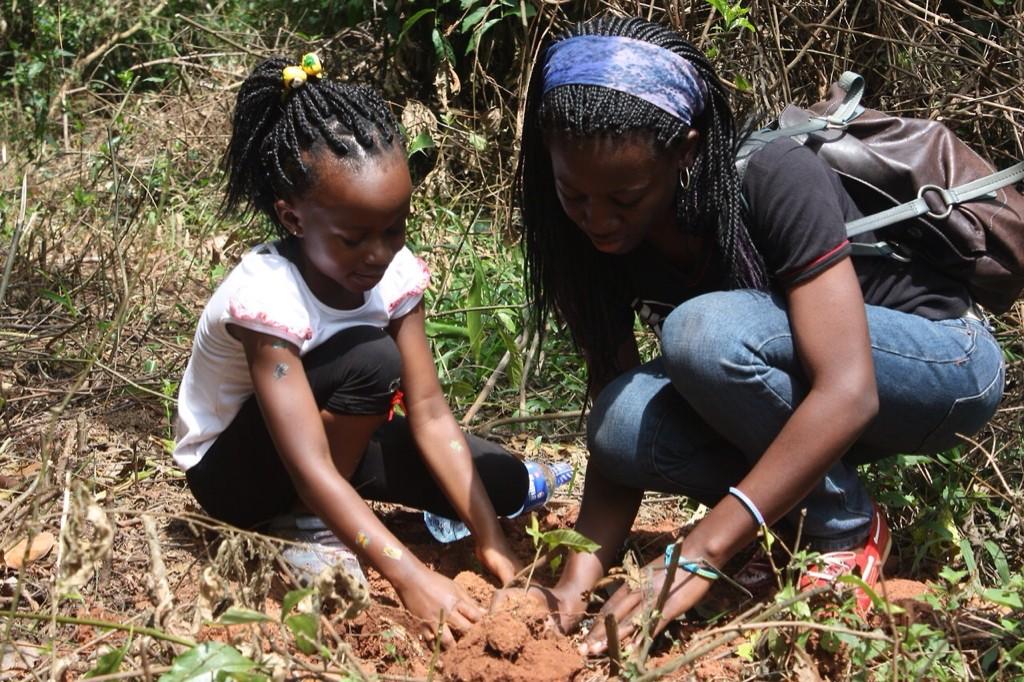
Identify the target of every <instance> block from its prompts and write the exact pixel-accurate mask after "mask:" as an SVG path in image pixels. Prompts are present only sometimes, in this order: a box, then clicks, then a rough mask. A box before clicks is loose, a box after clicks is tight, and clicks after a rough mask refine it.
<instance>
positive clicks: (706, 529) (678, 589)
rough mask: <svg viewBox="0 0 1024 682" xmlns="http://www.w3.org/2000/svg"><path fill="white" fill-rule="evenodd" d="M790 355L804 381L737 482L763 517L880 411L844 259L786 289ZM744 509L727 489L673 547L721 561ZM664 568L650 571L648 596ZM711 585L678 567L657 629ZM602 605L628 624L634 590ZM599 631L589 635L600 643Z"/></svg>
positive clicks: (813, 480) (800, 494)
mask: <svg viewBox="0 0 1024 682" xmlns="http://www.w3.org/2000/svg"><path fill="white" fill-rule="evenodd" d="M787 303H788V307H789V318H790V324H791V327H792V329H793V336H794V342H795V344H796V352H797V355H798V357H799V358H800V360H801V362H802V364H803V367H804V369H805V371H806V374H807V377H808V380H809V382H810V391H809V393H808V394H807V397H806V398H804V400H803V401H802V402H801V403H800V404H799V405H798V406H797V408H796V409H795V411H794V412H793V414H792V416H791V417H790V418H789V420H788V421H787V422H786V424H785V426H784V427H783V429H782V430H781V431H780V433H779V435H778V436H777V437H776V438H775V440H774V441H773V442H772V444H771V445H770V446H769V447H768V449H767V450H766V451H765V453H764V455H763V456H762V457H761V458H760V460H758V462H757V464H756V465H755V466H754V467H753V469H751V471H750V473H749V474H747V476H746V477H745V478H744V479H743V480H742V481H741V482H740V483H739V484H738V485H737V487H738V488H739V489H740V490H742V491H743V492H744V493H745V494H746V495H747V496H748V497H749V498H750V499H751V500H752V501H753V502H754V504H756V505H757V507H758V509H760V510H761V513H762V514H763V515H764V517H765V520H766V522H767V523H769V524H771V523H773V522H775V521H776V520H778V519H779V518H781V517H782V516H783V515H784V514H786V513H787V512H789V511H790V510H791V509H793V508H794V507H795V506H796V505H797V504H798V503H799V502H800V501H801V500H802V499H803V498H804V497H806V495H807V494H808V493H809V492H810V491H811V489H812V488H813V487H814V486H815V485H816V484H817V482H818V481H820V480H821V478H822V476H824V475H825V473H826V472H827V471H828V469H829V468H830V467H831V466H832V465H833V464H834V463H835V462H836V461H837V460H838V459H839V458H840V457H842V455H843V454H844V453H845V452H846V450H847V449H848V448H849V447H850V446H851V445H852V444H853V443H854V441H855V440H856V439H857V437H858V435H859V434H860V433H861V431H862V430H863V429H864V428H865V427H866V426H867V424H868V423H869V422H870V421H871V419H873V418H874V416H875V414H876V413H877V410H878V394H877V390H876V387H875V375H874V365H873V363H872V360H871V345H870V340H869V336H868V327H867V317H866V314H865V309H864V300H863V297H862V294H861V291H860V286H859V284H858V282H857V278H856V275H855V273H854V270H853V265H852V263H851V261H850V259H849V258H844V259H843V260H841V261H839V262H837V263H836V264H835V265H833V266H832V267H830V268H829V269H827V270H825V271H824V272H822V273H821V274H819V275H817V276H816V277H814V278H812V279H810V280H808V281H806V282H803V283H801V284H798V285H796V286H794V287H793V288H792V289H791V290H789V292H788V293H787ZM756 531H757V525H756V523H755V522H754V520H753V519H752V517H751V515H750V513H749V512H748V511H747V509H746V508H745V507H744V506H743V505H742V504H741V503H740V502H739V501H738V500H736V499H735V498H734V497H733V496H731V495H727V496H726V497H725V498H723V499H722V500H721V502H719V503H718V504H717V505H716V506H715V507H714V508H713V509H712V510H711V512H710V513H709V514H708V515H707V516H706V517H705V518H704V519H703V520H701V522H700V523H698V524H697V525H696V527H694V529H693V530H692V531H691V532H690V533H689V534H688V535H687V536H686V538H685V539H684V540H683V544H682V548H681V554H682V555H683V556H685V557H690V558H698V557H700V558H703V559H705V560H707V561H709V562H710V563H711V564H713V565H715V566H722V565H723V564H724V563H725V562H726V561H728V560H729V559H730V558H731V557H732V556H733V555H734V554H735V553H736V552H737V551H738V550H739V549H740V548H742V547H743V546H744V545H745V544H746V543H748V542H750V540H751V539H752V538H753V537H754V536H755V534H756ZM663 575H664V574H663V572H660V573H659V574H658V579H657V581H656V582H657V583H658V584H656V585H655V593H657V591H658V589H660V582H661V579H662V578H663ZM708 587H709V583H708V582H707V581H706V580H703V579H698V578H694V577H693V576H692V575H690V574H687V573H684V572H682V571H678V572H677V577H676V581H675V586H674V587H673V589H672V592H671V594H670V596H669V599H668V601H667V603H666V605H665V608H664V612H663V614H664V615H663V617H662V620H661V622H660V623H659V626H658V627H659V630H660V629H661V628H663V627H664V626H665V624H667V623H668V622H669V621H670V620H672V619H673V618H675V617H677V616H678V615H679V614H681V613H683V612H685V611H686V610H687V609H689V608H690V607H691V606H693V605H694V604H695V603H696V602H697V601H699V600H700V598H701V597H703V595H704V593H705V592H706V591H707V589H708ZM620 592H622V593H621V594H617V595H616V597H615V598H614V599H613V600H611V601H610V602H609V604H608V605H607V607H606V608H607V609H609V610H611V611H612V612H613V613H615V615H616V618H617V621H618V622H619V623H620V627H623V628H624V629H626V628H627V627H628V623H629V622H630V621H629V619H630V615H631V614H632V613H633V611H634V610H635V609H637V608H639V607H640V606H641V604H640V595H638V594H636V593H627V592H626V591H620ZM604 636H605V635H604V628H603V626H600V625H599V626H598V627H597V628H595V630H594V631H593V632H592V633H591V635H590V636H589V637H588V640H587V642H588V644H589V645H590V647H591V649H590V650H591V652H597V651H601V650H603V649H604V646H605V642H604Z"/></svg>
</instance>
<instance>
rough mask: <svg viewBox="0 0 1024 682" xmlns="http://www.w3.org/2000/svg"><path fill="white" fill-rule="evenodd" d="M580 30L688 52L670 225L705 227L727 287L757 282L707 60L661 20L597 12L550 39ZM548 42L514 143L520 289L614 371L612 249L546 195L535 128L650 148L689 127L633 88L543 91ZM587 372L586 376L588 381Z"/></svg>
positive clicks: (604, 368) (675, 139)
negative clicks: (597, 243) (694, 104)
mask: <svg viewBox="0 0 1024 682" xmlns="http://www.w3.org/2000/svg"><path fill="white" fill-rule="evenodd" d="M580 35H603V36H622V37H627V38H633V39H636V40H643V41H645V42H648V43H651V44H653V45H657V46H659V47H662V48H664V49H667V50H671V51H672V52H675V53H676V54H678V55H680V56H682V57H684V58H685V59H687V60H688V61H689V62H690V63H691V64H693V66H694V67H695V68H696V69H697V71H698V72H699V73H700V75H701V76H702V78H703V79H704V82H705V83H706V84H707V90H708V96H707V99H706V102H705V106H704V111H703V113H702V114H701V115H700V116H698V117H697V118H696V119H695V120H694V121H693V124H692V125H693V127H694V128H696V129H697V130H698V131H700V133H701V138H700V148H699V151H698V154H697V157H696V159H695V161H694V164H693V166H692V168H691V182H690V184H689V188H688V189H686V190H680V191H678V192H677V200H676V201H677V206H676V214H677V223H678V225H679V226H680V229H685V230H688V231H692V232H693V233H696V234H700V233H708V232H711V231H714V233H715V241H716V246H717V252H718V257H719V259H720V263H721V266H722V267H721V269H722V271H723V272H724V273H726V277H727V278H728V281H727V282H726V284H727V286H731V287H735V288H744V287H751V288H764V287H765V286H766V276H765V267H764V262H763V260H762V258H761V256H760V254H759V253H758V252H757V250H756V249H755V247H754V244H753V242H752V241H751V238H750V234H749V232H748V231H747V228H746V225H745V223H744V219H743V207H742V199H741V196H740V179H739V176H738V174H737V172H736V167H735V161H734V159H735V153H736V146H737V134H736V128H735V125H734V122H733V116H732V111H731V110H730V108H729V103H728V97H727V94H726V91H725V88H724V87H723V86H722V84H721V82H720V81H719V79H718V76H717V75H716V74H715V72H714V69H713V68H712V67H711V64H710V63H709V61H708V60H707V58H706V57H705V56H704V55H703V54H702V53H701V52H700V51H699V50H698V49H697V48H695V47H694V46H693V45H691V44H690V43H688V42H687V41H685V40H683V38H682V37H681V36H680V35H679V34H678V33H676V32H675V31H672V30H670V29H668V28H665V27H663V26H659V25H657V24H653V23H651V22H648V21H645V20H643V19H636V18H620V17H608V16H606V17H599V18H597V19H593V20H591V21H589V22H586V23H582V24H577V25H576V26H574V27H573V28H572V29H570V30H569V31H568V32H567V33H566V34H565V35H563V36H561V38H559V40H564V39H566V38H570V37H574V36H580ZM546 56H547V47H545V48H544V49H542V50H541V52H540V54H539V55H538V56H537V61H536V63H535V64H534V67H533V72H532V74H531V77H530V86H529V89H528V91H527V98H526V110H525V117H524V123H523V135H522V146H521V149H520V154H519V161H518V167H517V169H516V176H515V184H514V187H513V191H514V196H515V199H516V201H517V204H518V206H519V209H520V217H521V220H522V233H521V234H522V241H523V245H524V247H525V255H526V277H527V287H528V289H529V292H530V294H531V298H532V299H533V314H534V322H535V323H536V324H537V325H538V328H539V329H543V328H544V323H545V320H546V317H547V314H548V313H549V312H550V311H552V310H553V311H554V312H555V314H556V315H558V316H559V317H560V318H561V319H562V320H563V321H564V322H565V323H566V324H567V325H568V327H569V330H570V332H571V333H572V337H573V340H574V341H575V342H576V344H577V345H578V346H580V347H581V348H582V349H583V350H584V351H585V352H586V354H587V356H588V359H589V360H590V367H591V370H592V371H596V372H598V373H599V374H602V375H604V376H603V378H608V376H609V374H608V373H610V372H613V371H614V367H613V366H612V365H613V359H612V356H613V354H614V350H615V349H614V347H613V346H614V344H615V343H616V342H618V341H621V339H613V338H609V333H608V330H609V329H610V328H612V325H613V322H612V316H611V315H610V311H609V310H608V305H607V301H612V300H622V297H623V296H624V295H625V294H626V292H625V285H624V283H623V282H621V281H619V280H618V278H617V277H616V275H617V273H618V272H620V271H621V268H616V267H615V256H609V255H606V254H602V253H601V252H599V251H598V250H597V249H595V248H593V246H592V245H591V243H590V241H589V240H588V239H587V237H586V236H585V235H584V234H583V232H582V231H581V230H580V229H578V228H577V227H576V226H575V225H574V224H573V223H572V221H571V220H570V219H569V218H568V216H566V214H565V211H564V210H563V209H562V205H561V203H560V202H559V200H558V196H557V194H556V193H555V184H554V176H553V174H552V170H551V162H550V157H549V155H548V152H547V149H546V146H545V143H544V136H545V134H562V135H568V136H571V137H575V138H594V137H601V138H605V139H606V140H607V139H608V138H617V137H623V136H634V135H639V136H641V137H640V139H649V140H650V142H651V143H652V145H653V147H654V148H655V149H658V150H669V149H671V148H673V146H675V145H677V144H681V143H682V141H683V139H684V137H685V135H686V133H687V132H688V127H687V126H686V125H684V124H683V122H682V121H680V120H679V119H678V118H675V117H674V116H672V115H670V114H668V113H667V112H665V111H662V110H661V109H659V108H657V107H656V106H654V105H653V104H650V103H648V102H646V101H644V100H641V99H639V98H637V97H634V96H632V95H629V94H626V93H623V92H620V91H617V90H611V89H609V88H604V87H600V86H593V85H565V86H560V87H558V88H554V89H552V90H551V91H549V92H548V93H547V94H543V89H542V88H543V81H544V63H545V61H546ZM593 378H594V377H592V379H593Z"/></svg>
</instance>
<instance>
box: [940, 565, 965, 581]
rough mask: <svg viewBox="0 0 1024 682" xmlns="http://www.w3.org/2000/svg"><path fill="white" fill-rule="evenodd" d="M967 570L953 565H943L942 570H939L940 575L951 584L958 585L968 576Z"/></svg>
mask: <svg viewBox="0 0 1024 682" xmlns="http://www.w3.org/2000/svg"><path fill="white" fill-rule="evenodd" d="M968 575H969V574H968V572H967V571H958V570H956V569H955V568H953V567H952V566H943V567H942V570H941V571H939V577H940V578H942V579H943V580H945V581H946V582H947V583H949V584H950V585H958V584H960V581H962V580H963V579H964V578H966V577H967V576H968Z"/></svg>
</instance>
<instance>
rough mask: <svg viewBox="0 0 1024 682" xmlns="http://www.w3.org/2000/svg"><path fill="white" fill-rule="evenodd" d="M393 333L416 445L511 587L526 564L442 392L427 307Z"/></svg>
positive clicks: (485, 559) (481, 553)
mask: <svg viewBox="0 0 1024 682" xmlns="http://www.w3.org/2000/svg"><path fill="white" fill-rule="evenodd" d="M390 332H391V335H392V336H393V337H394V339H395V343H396V344H397V345H398V350H399V352H400V353H401V356H402V391H403V393H404V394H405V406H406V413H407V414H406V416H407V418H408V420H409V426H410V429H411V431H412V434H413V437H414V439H415V440H416V445H417V446H418V447H419V449H420V452H422V453H423V458H424V460H425V461H426V464H427V466H428V467H429V469H430V472H431V473H432V474H433V476H434V478H435V479H436V480H437V483H438V485H439V486H440V487H441V490H442V492H444V494H445V496H446V497H447V498H448V501H449V502H451V505H452V507H453V508H454V509H455V511H456V513H457V514H458V515H459V518H461V519H462V520H463V521H465V522H466V525H467V526H469V529H470V530H471V531H472V532H473V537H474V538H475V540H476V550H477V555H478V557H479V558H480V561H481V562H482V563H483V564H484V566H486V567H487V569H488V570H490V571H491V572H492V573H493V574H494V575H495V576H496V577H497V578H498V580H500V581H501V582H503V583H505V582H508V581H509V580H511V579H512V577H513V576H514V575H515V574H516V573H517V572H518V571H519V569H520V567H521V564H520V562H519V560H518V559H517V558H516V556H515V554H514V553H513V552H512V549H511V548H510V547H509V545H508V540H507V539H506V538H505V533H504V531H503V530H502V529H501V525H500V524H499V523H498V515H497V513H496V512H495V511H494V506H493V505H492V504H491V498H490V497H489V496H488V495H487V490H486V489H485V488H484V484H483V481H482V480H481V479H480V475H479V473H478V472H477V470H476V467H474V466H473V460H472V457H471V455H470V451H469V445H468V444H467V443H466V439H465V437H464V436H463V434H462V430H461V429H460V428H459V425H458V424H457V423H456V421H455V417H453V416H452V412H451V409H450V408H449V407H448V403H447V401H446V400H445V398H444V394H443V393H442V392H441V384H440V383H439V382H438V380H437V368H436V367H435V365H434V356H433V354H432V353H431V350H430V344H429V342H428V341H427V335H426V331H425V329H424V313H423V304H422V303H420V304H419V305H417V306H416V307H415V308H414V309H413V310H412V311H411V312H409V313H408V314H407V315H404V316H402V317H400V318H398V319H397V320H393V321H392V323H391V328H390Z"/></svg>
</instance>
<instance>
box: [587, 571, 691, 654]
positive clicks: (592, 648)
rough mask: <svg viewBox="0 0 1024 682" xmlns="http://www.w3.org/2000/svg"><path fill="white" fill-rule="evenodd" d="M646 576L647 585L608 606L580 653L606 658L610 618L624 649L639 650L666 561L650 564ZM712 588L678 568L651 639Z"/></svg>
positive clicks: (621, 592)
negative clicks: (606, 627) (613, 619)
mask: <svg viewBox="0 0 1024 682" xmlns="http://www.w3.org/2000/svg"><path fill="white" fill-rule="evenodd" d="M642 573H643V576H644V580H645V584H643V585H640V586H636V587H631V586H629V585H623V586H622V587H621V588H619V589H618V590H617V591H616V592H615V594H614V595H612V598H611V599H609V600H608V602H607V603H606V604H605V605H604V608H602V609H601V613H600V614H599V615H598V617H597V620H596V622H595V623H594V628H593V629H592V630H591V631H590V633H589V634H588V635H587V637H586V639H585V640H584V641H583V644H581V645H580V653H582V654H584V655H590V656H595V655H598V654H603V653H604V652H605V651H606V650H607V649H608V633H607V631H606V630H605V625H604V624H605V620H606V618H607V616H608V614H611V615H612V616H613V617H614V618H615V622H616V623H617V625H618V638H619V646H620V648H621V649H623V650H630V649H635V648H636V647H637V646H639V644H640V642H641V641H642V640H643V637H644V632H643V631H642V630H641V627H642V626H643V624H644V620H643V619H644V617H645V614H646V613H648V612H649V611H650V610H651V609H653V607H654V605H655V601H656V600H657V599H658V596H659V595H660V594H661V590H662V586H663V585H664V584H665V578H666V577H667V574H668V571H667V570H666V568H665V561H664V559H656V560H654V561H652V562H651V563H649V564H647V566H645V567H644V569H643V572H642ZM710 588H711V582H710V581H709V580H707V579H706V578H702V577H700V576H697V575H694V574H693V573H689V572H687V571H684V570H683V569H681V568H676V572H675V577H674V580H673V581H672V587H671V588H670V591H669V595H668V598H667V599H666V600H665V604H664V606H663V607H662V609H661V617H660V618H659V619H658V622H657V623H656V624H654V629H653V630H652V631H651V632H650V634H651V637H654V636H656V635H658V634H659V633H661V631H662V630H664V629H665V627H666V626H667V625H668V624H669V623H670V622H672V621H673V620H674V619H676V618H678V617H679V616H680V615H682V614H684V613H686V611H688V610H689V609H690V608H691V607H692V606H693V605H694V604H696V603H697V602H699V601H700V600H701V598H703V597H704V595H705V594H706V593H707V592H708V590H709V589H710Z"/></svg>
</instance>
